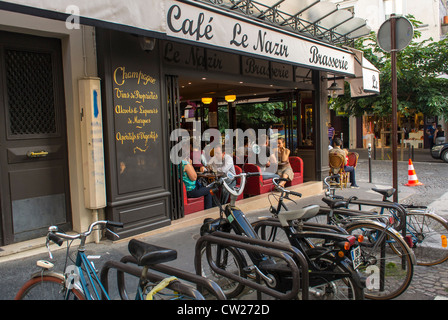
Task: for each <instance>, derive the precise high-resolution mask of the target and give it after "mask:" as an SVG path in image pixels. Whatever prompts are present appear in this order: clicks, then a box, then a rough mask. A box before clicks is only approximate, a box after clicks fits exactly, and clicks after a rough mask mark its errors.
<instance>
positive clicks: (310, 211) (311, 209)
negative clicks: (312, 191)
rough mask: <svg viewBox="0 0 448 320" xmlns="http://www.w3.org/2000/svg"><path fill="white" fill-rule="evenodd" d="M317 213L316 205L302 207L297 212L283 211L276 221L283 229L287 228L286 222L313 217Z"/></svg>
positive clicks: (317, 207)
mask: <svg viewBox="0 0 448 320" xmlns="http://www.w3.org/2000/svg"><path fill="white" fill-rule="evenodd" d="M318 213H319V206H318V205H316V204H313V205H309V206H306V207H303V208H302V209H298V210H291V211H283V212H280V213H279V214H278V220H279V221H280V224H281V225H282V226H283V227H287V226H288V221H291V220H303V219H309V218H312V217H314V216H315V215H317V214H318Z"/></svg>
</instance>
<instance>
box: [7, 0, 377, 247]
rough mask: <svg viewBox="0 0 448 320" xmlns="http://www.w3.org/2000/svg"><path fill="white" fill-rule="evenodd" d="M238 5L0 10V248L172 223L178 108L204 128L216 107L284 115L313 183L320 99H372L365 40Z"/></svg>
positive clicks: (322, 143) (302, 8) (287, 14)
mask: <svg viewBox="0 0 448 320" xmlns="http://www.w3.org/2000/svg"><path fill="white" fill-rule="evenodd" d="M270 2H272V3H270ZM249 4H250V6H249ZM245 5H247V6H246V7H244V6H243V4H242V3H240V2H233V1H172V0H163V1H160V0H158V1H156V0H133V1H128V2H123V1H118V0H107V1H86V0H71V1H57V2H56V1H45V0H40V1H39V0H34V1H32V0H19V1H0V109H1V111H0V112H1V113H2V117H1V119H2V120H1V130H0V132H1V133H0V168H1V170H0V179H1V183H0V186H1V187H0V205H1V207H0V213H1V229H0V246H2V245H8V244H12V243H16V242H20V241H25V240H29V239H33V238H36V237H40V236H42V235H44V234H45V231H46V229H47V228H48V226H49V225H59V226H61V227H62V228H63V229H64V230H74V231H83V230H85V229H86V228H87V226H88V225H89V224H90V223H91V222H93V221H94V220H97V219H110V220H115V221H121V222H123V223H124V225H125V227H124V228H123V229H122V230H117V231H118V233H119V234H120V235H121V236H122V237H127V236H131V235H135V234H140V233H143V232H146V231H149V230H153V229H156V228H160V227H163V226H167V225H169V224H171V221H173V220H175V219H179V218H182V217H183V212H182V210H183V209H182V203H181V201H179V197H180V196H181V192H182V191H181V190H180V189H179V183H178V181H179V176H178V175H177V173H176V166H175V165H173V164H172V163H171V161H170V149H171V148H172V146H173V144H174V143H176V141H171V139H170V134H171V132H172V131H173V130H175V129H178V128H181V127H182V125H183V122H184V123H185V120H186V119H185V114H186V113H185V108H184V107H185V105H187V106H188V107H191V106H194V108H196V107H197V108H200V109H201V110H202V109H203V108H207V112H208V117H207V119H206V121H207V123H206V127H208V128H213V127H216V126H217V121H216V113H217V109H218V108H219V106H220V105H222V103H226V102H225V100H224V99H225V98H224V97H225V96H226V95H228V94H231V95H235V96H236V100H235V101H232V102H231V103H230V102H229V104H228V106H229V109H228V110H229V114H230V113H231V112H232V106H234V105H235V104H244V103H247V102H248V101H251V100H257V99H261V100H259V101H275V100H281V101H284V102H285V109H284V112H283V113H282V117H283V119H284V123H283V125H284V129H285V130H284V134H285V137H286V139H287V141H288V144H289V146H290V148H291V149H293V153H294V154H295V155H298V156H300V157H301V158H302V159H303V161H304V166H305V175H304V178H305V180H308V181H319V180H321V179H322V177H323V176H325V174H326V173H327V172H328V151H327V150H328V139H327V126H326V124H327V123H328V121H329V110H328V107H327V99H328V94H329V91H328V87H329V86H330V85H331V84H332V83H333V82H336V81H340V80H341V79H344V80H346V81H347V80H350V79H351V80H357V81H358V83H359V81H361V83H363V84H362V85H361V87H362V90H364V91H365V92H372V91H373V92H375V91H377V90H379V89H378V88H376V87H375V86H374V85H373V86H372V83H371V74H370V73H368V76H367V75H366V73H364V68H363V64H362V61H363V60H362V59H363V57H362V55H361V56H360V53H359V52H357V51H355V50H353V49H352V48H351V47H350V44H351V43H352V41H353V39H355V38H356V37H359V36H362V35H364V34H367V33H368V32H369V31H370V29H369V28H368V26H366V24H365V21H364V20H361V19H358V18H356V17H355V16H354V15H353V14H352V13H349V12H342V11H343V10H338V8H337V6H336V5H334V4H332V3H331V2H327V1H292V0H284V1H275V2H274V1H269V0H264V1H261V2H256V1H248V2H245ZM344 11H345V10H344ZM369 72H371V70H369ZM363 73H364V77H363ZM363 78H364V80H362V79H363ZM205 96H209V97H211V98H212V102H211V103H210V104H207V105H205V104H203V103H201V101H202V100H201V98H202V97H205ZM263 99H264V100H263ZM257 101H258V100H257ZM201 117H202V118H201V121H204V117H203V116H201ZM307 133H309V137H305V135H307ZM305 138H309V140H310V141H311V143H310V144H308V143H306V144H305V143H304V141H305V140H306V139H305Z"/></svg>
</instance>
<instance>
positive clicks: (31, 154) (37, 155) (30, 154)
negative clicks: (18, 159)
mask: <svg viewBox="0 0 448 320" xmlns="http://www.w3.org/2000/svg"><path fill="white" fill-rule="evenodd" d="M26 156H27V157H28V158H43V157H46V156H48V152H47V151H44V150H42V151H28V152H27V153H26Z"/></svg>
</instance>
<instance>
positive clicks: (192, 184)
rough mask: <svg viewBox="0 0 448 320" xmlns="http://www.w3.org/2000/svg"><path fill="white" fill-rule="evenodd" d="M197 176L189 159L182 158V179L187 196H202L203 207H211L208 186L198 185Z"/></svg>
mask: <svg viewBox="0 0 448 320" xmlns="http://www.w3.org/2000/svg"><path fill="white" fill-rule="evenodd" d="M197 178H198V176H197V174H196V171H195V170H194V168H193V166H192V164H191V160H189V159H184V160H182V180H183V182H184V184H185V189H186V190H187V197H188V198H199V197H202V196H204V209H209V208H211V207H212V206H213V205H212V199H213V198H212V195H211V193H210V189H211V188H210V187H208V188H207V187H203V186H201V185H199V184H198V183H197V182H196V180H197Z"/></svg>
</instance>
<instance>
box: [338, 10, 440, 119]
mask: <svg viewBox="0 0 448 320" xmlns="http://www.w3.org/2000/svg"><path fill="white" fill-rule="evenodd" d="M407 18H408V20H409V21H410V22H411V23H412V24H413V26H414V38H413V40H412V42H411V43H410V44H409V45H408V46H407V47H406V48H404V49H403V50H401V51H399V52H398V53H397V65H396V66H397V109H398V111H399V112H401V113H402V114H403V115H411V114H414V113H416V112H422V113H424V114H426V115H433V116H442V115H443V116H445V117H447V118H448V78H446V76H447V74H448V39H447V38H445V39H443V40H440V41H433V39H427V40H423V41H418V40H419V38H420V37H421V33H420V32H419V31H418V29H417V28H418V27H419V26H420V25H421V24H422V22H420V21H417V20H416V19H415V18H414V17H413V16H411V15H409V16H407ZM355 48H357V49H359V50H362V51H363V52H364V56H365V57H366V58H367V59H368V60H369V61H370V62H372V64H374V65H375V66H376V67H377V68H378V70H379V71H380V91H381V92H380V94H379V95H375V96H367V97H362V98H351V97H350V87H349V85H348V84H346V86H345V94H344V96H341V97H339V98H336V99H330V106H331V108H333V109H335V110H340V111H342V110H344V111H345V112H346V113H347V114H349V115H354V116H360V115H362V114H364V112H367V113H373V114H376V115H379V116H388V115H390V114H391V112H392V97H391V59H390V53H386V52H384V51H382V49H381V48H380V47H379V46H378V44H377V39H376V34H375V32H371V33H370V34H369V35H368V36H367V37H364V38H361V39H359V40H357V41H356V43H355ZM443 75H445V78H444V77H443Z"/></svg>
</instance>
